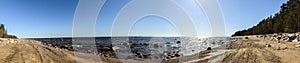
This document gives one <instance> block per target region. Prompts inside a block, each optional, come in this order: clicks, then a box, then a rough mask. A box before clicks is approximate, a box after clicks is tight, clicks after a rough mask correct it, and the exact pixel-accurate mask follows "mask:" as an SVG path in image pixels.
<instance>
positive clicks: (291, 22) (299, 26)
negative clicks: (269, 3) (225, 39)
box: [233, 0, 300, 36]
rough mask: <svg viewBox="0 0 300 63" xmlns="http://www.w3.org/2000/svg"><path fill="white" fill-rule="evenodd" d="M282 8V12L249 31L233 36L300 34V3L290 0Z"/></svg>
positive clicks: (296, 0) (297, 0)
mask: <svg viewBox="0 0 300 63" xmlns="http://www.w3.org/2000/svg"><path fill="white" fill-rule="evenodd" d="M280 8H281V10H280V12H278V13H276V14H275V15H274V16H270V17H268V18H266V19H263V20H262V21H261V22H259V24H257V25H256V26H253V27H251V28H249V29H246V30H241V31H237V32H235V34H233V36H244V35H258V34H272V33H295V32H300V1H299V0H289V1H288V2H286V3H283V4H282V5H281V7H280Z"/></svg>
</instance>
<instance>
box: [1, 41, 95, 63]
mask: <svg viewBox="0 0 300 63" xmlns="http://www.w3.org/2000/svg"><path fill="white" fill-rule="evenodd" d="M80 56H81V57H84V56H87V54H81V55H80ZM81 57H76V58H77V59H79V60H77V61H78V62H93V61H94V60H92V59H85V58H81ZM0 59H1V60H0V63H75V62H76V59H75V56H74V53H73V52H71V51H68V50H65V49H59V48H54V47H49V46H46V45H43V44H41V42H39V41H34V40H22V39H4V38H0Z"/></svg>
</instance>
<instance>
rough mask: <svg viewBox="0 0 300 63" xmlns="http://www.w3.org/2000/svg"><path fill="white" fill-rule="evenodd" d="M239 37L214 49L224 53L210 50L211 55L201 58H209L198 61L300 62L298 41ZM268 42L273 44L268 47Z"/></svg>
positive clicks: (236, 62)
mask: <svg viewBox="0 0 300 63" xmlns="http://www.w3.org/2000/svg"><path fill="white" fill-rule="evenodd" d="M245 37H248V39H245ZM237 38H241V39H240V40H237V41H233V42H229V43H226V44H224V45H222V46H221V47H218V48H215V49H214V50H223V51H225V53H223V54H222V55H216V54H215V53H217V52H218V51H214V50H212V51H209V52H210V53H209V55H207V56H204V57H200V58H199V59H203V58H206V57H209V58H207V59H204V60H200V61H197V63H207V62H208V63H215V62H222V63H300V60H298V59H299V58H300V53H299V52H300V48H297V47H295V46H296V45H298V44H297V43H296V42H285V41H282V42H280V43H277V42H276V41H275V40H271V39H264V38H257V37H256V36H239V37H237ZM266 44H270V45H271V46H270V47H266ZM213 51H214V52H213ZM204 52H207V51H204ZM219 53H220V52H219ZM206 54H208V53H203V52H201V53H200V54H199V55H200V56H203V55H206ZM195 62H196V61H195Z"/></svg>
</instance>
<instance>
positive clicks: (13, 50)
mask: <svg viewBox="0 0 300 63" xmlns="http://www.w3.org/2000/svg"><path fill="white" fill-rule="evenodd" d="M10 49H11V54H9V55H8V56H6V58H4V59H1V60H2V63H10V62H11V61H12V60H13V58H14V57H15V55H16V54H17V53H19V52H20V50H19V48H18V47H16V46H14V47H12V48H10Z"/></svg>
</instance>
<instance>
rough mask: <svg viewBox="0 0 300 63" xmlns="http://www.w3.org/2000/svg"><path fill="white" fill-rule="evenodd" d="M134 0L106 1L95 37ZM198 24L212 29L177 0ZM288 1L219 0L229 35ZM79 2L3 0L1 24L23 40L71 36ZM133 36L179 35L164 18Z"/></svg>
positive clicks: (144, 24) (185, 1)
mask: <svg viewBox="0 0 300 63" xmlns="http://www.w3.org/2000/svg"><path fill="white" fill-rule="evenodd" d="M129 1H131V0H107V2H106V3H105V4H104V6H103V8H102V10H101V11H100V13H99V14H100V15H99V17H98V20H97V23H96V29H95V30H96V31H95V32H96V36H109V35H110V30H111V26H112V23H113V20H114V18H115V16H116V15H117V13H118V12H119V10H120V9H121V8H122V7H123V6H124V5H126V3H128V2H129ZM175 1H176V2H177V3H178V4H179V6H181V7H182V8H183V9H184V10H185V11H186V12H187V14H189V15H190V16H191V17H192V19H193V22H194V23H195V25H196V28H197V31H198V33H199V35H200V36H210V35H211V31H210V30H211V29H210V26H209V23H208V22H207V19H206V17H205V15H204V14H203V12H202V10H201V9H200V8H198V7H197V5H196V3H195V2H194V1H193V0H175ZM286 1H287V0H219V2H220V6H221V9H222V12H223V15H224V18H225V30H226V35H228V36H230V35H231V34H233V33H234V32H235V31H237V30H242V29H246V28H249V27H252V26H254V25H256V24H258V22H259V21H260V20H262V19H263V18H266V17H268V16H270V15H273V14H275V13H276V12H279V9H280V5H281V4H282V3H285V2H286ZM77 4H78V0H0V23H2V24H5V26H6V28H7V30H8V33H9V34H13V35H17V36H18V37H21V38H32V37H63V36H72V23H73V17H74V13H75V9H76V6H77ZM130 34H132V35H147V36H158V35H164V36H172V35H176V34H177V32H176V30H175V28H174V27H172V25H171V24H170V23H168V22H167V21H166V20H165V19H162V18H160V17H155V16H149V17H145V18H143V19H140V20H139V21H138V22H137V23H136V24H135V25H134V26H133V28H132V30H131V33H130Z"/></svg>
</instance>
